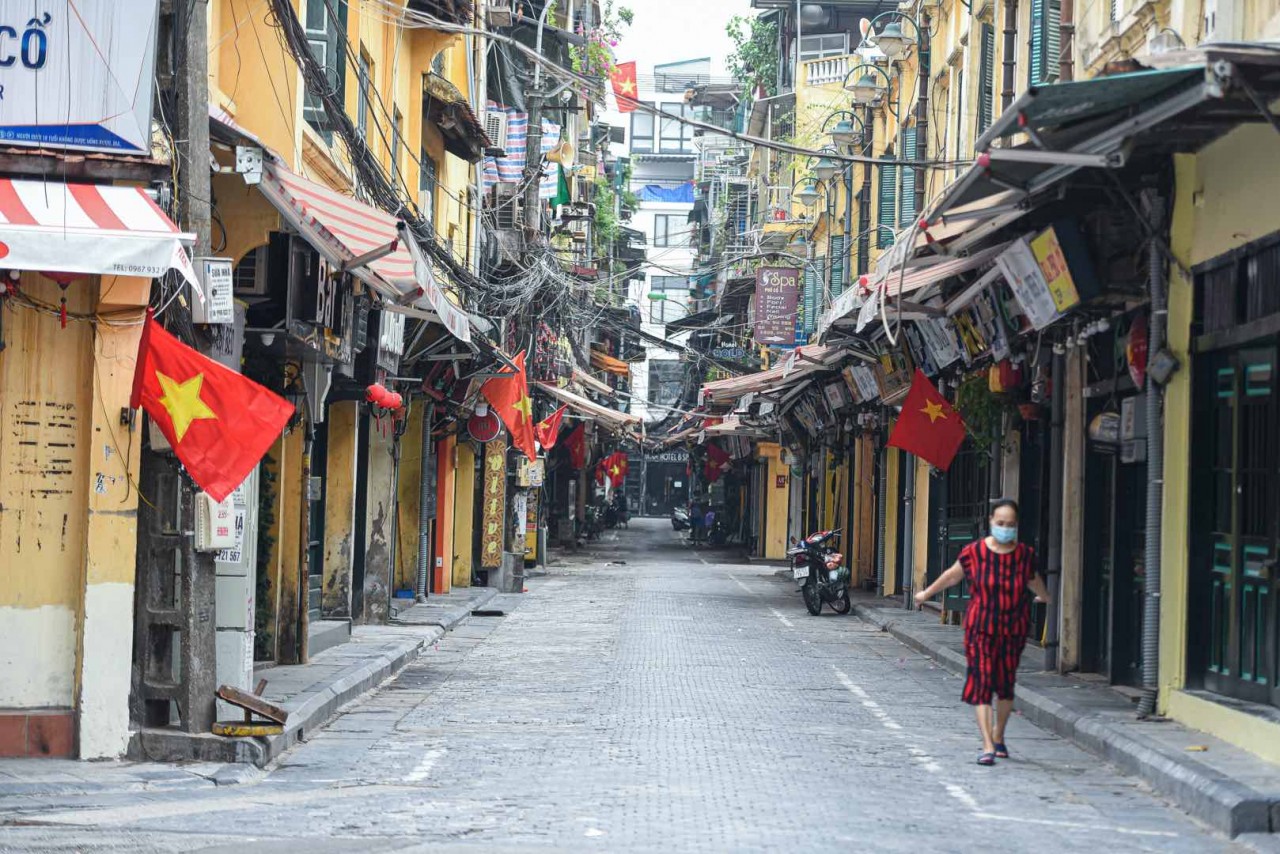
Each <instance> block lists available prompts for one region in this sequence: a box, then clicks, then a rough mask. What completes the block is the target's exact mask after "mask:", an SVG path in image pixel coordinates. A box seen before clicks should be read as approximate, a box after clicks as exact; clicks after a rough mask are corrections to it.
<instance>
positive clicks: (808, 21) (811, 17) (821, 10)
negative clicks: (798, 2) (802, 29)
mask: <svg viewBox="0 0 1280 854" xmlns="http://www.w3.org/2000/svg"><path fill="white" fill-rule="evenodd" d="M830 18H831V13H830V12H828V11H827V9H826V7H825V6H820V5H818V4H817V3H806V4H805V5H803V6H801V7H800V23H801V24H803V25H804V26H806V27H820V26H822V25H823V24H825V23H827V21H828V20H830Z"/></svg>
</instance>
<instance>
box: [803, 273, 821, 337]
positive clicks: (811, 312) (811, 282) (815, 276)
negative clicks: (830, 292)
mask: <svg viewBox="0 0 1280 854" xmlns="http://www.w3.org/2000/svg"><path fill="white" fill-rule="evenodd" d="M821 261H822V259H817V260H815V261H814V262H813V263H812V264H807V265H805V268H804V295H803V297H802V299H801V301H800V312H801V313H800V329H801V330H802V331H803V332H804V333H805V338H806V340H807V339H808V336H809V335H810V334H812V333H813V327H814V326H815V325H816V321H817V313H818V305H819V302H820V299H819V297H818V292H819V290H821V287H822V278H821Z"/></svg>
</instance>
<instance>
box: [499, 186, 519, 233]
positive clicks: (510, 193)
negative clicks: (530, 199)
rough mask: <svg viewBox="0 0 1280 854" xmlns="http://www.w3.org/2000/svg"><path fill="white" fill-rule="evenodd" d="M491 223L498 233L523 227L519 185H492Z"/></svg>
mask: <svg viewBox="0 0 1280 854" xmlns="http://www.w3.org/2000/svg"><path fill="white" fill-rule="evenodd" d="M493 223H494V228H496V229H497V230H498V231H513V230H515V229H518V228H523V227H524V199H523V198H522V197H521V194H520V185H519V184H516V183H511V182H502V183H498V184H494V185H493Z"/></svg>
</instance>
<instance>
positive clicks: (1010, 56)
mask: <svg viewBox="0 0 1280 854" xmlns="http://www.w3.org/2000/svg"><path fill="white" fill-rule="evenodd" d="M1003 35H1004V51H1003V54H1004V68H1003V72H1004V73H1003V74H1002V75H1001V80H1000V112H1002V113H1003V112H1004V111H1005V110H1007V109H1009V105H1010V104H1012V103H1013V95H1014V89H1015V86H1014V78H1015V77H1016V76H1017V72H1018V0H1004V34H1003Z"/></svg>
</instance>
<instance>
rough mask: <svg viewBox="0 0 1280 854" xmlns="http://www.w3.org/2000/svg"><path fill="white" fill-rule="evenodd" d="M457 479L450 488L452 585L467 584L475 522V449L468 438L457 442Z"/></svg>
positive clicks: (469, 573) (464, 585)
mask: <svg viewBox="0 0 1280 854" xmlns="http://www.w3.org/2000/svg"><path fill="white" fill-rule="evenodd" d="M457 453H458V466H457V481H456V484H455V488H454V516H453V586H454V587H470V586H471V565H472V559H473V555H472V551H473V549H472V537H471V534H472V531H473V530H474V527H473V526H474V524H475V503H476V502H475V497H476V452H475V446H474V445H472V444H471V443H470V442H459V443H458V448H457Z"/></svg>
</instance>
